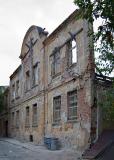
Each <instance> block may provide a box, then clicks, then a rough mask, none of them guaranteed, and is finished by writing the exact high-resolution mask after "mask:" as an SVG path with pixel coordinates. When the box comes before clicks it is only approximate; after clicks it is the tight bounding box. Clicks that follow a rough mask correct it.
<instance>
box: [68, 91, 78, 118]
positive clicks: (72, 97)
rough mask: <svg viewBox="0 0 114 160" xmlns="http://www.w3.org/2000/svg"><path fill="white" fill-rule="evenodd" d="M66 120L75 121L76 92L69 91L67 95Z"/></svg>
mask: <svg viewBox="0 0 114 160" xmlns="http://www.w3.org/2000/svg"><path fill="white" fill-rule="evenodd" d="M67 104H68V120H76V119H77V91H76V90H74V91H71V92H68V94H67Z"/></svg>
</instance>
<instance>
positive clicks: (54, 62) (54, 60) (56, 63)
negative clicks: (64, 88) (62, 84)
mask: <svg viewBox="0 0 114 160" xmlns="http://www.w3.org/2000/svg"><path fill="white" fill-rule="evenodd" d="M58 73H60V51H56V52H55V53H53V55H51V75H52V76H54V75H56V74H58Z"/></svg>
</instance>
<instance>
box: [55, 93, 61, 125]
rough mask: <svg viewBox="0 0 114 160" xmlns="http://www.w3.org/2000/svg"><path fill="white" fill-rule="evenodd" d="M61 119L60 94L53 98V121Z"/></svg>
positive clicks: (56, 121)
mask: <svg viewBox="0 0 114 160" xmlns="http://www.w3.org/2000/svg"><path fill="white" fill-rule="evenodd" d="M60 120H61V96H57V97H54V98H53V122H54V123H58V122H59V121H60Z"/></svg>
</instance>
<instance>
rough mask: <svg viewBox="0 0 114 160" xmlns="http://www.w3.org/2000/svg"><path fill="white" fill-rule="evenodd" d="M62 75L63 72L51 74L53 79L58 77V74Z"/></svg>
mask: <svg viewBox="0 0 114 160" xmlns="http://www.w3.org/2000/svg"><path fill="white" fill-rule="evenodd" d="M60 75H61V72H59V73H56V74H54V75H51V77H52V79H54V78H56V77H58V76H60Z"/></svg>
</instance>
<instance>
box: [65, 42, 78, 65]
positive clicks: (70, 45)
mask: <svg viewBox="0 0 114 160" xmlns="http://www.w3.org/2000/svg"><path fill="white" fill-rule="evenodd" d="M73 42H75V46H73ZM74 50H75V52H76V58H75V59H76V62H73V52H74ZM66 52H67V66H68V67H70V66H73V65H75V64H77V61H78V52H77V42H76V40H74V39H70V40H69V41H68V42H67V43H66Z"/></svg>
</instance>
